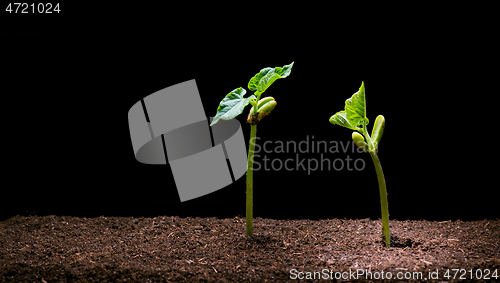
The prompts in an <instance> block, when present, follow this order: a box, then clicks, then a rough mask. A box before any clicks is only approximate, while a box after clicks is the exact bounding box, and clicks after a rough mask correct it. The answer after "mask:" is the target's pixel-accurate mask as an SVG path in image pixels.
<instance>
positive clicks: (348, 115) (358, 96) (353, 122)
mask: <svg viewBox="0 0 500 283" xmlns="http://www.w3.org/2000/svg"><path fill="white" fill-rule="evenodd" d="M330 123H332V124H334V125H339V126H342V127H346V128H348V129H351V130H354V131H355V132H353V133H352V140H353V141H354V143H355V144H356V145H357V146H358V147H360V148H361V149H362V150H363V151H366V152H368V153H370V156H371V158H372V160H373V164H374V165H375V171H376V172H377V179H378V186H379V190H380V204H381V206H382V234H383V235H384V241H385V246H386V247H390V246H391V234H390V232H389V205H388V203H387V190H386V185H385V178H384V173H383V172H382V166H381V165H380V160H379V158H378V155H377V150H378V146H379V144H380V139H381V138H382V134H383V133H384V128H385V119H384V116H382V115H379V116H378V117H377V119H376V120H375V124H374V126H373V130H372V135H371V136H370V135H369V134H368V129H367V125H368V118H366V99H365V85H364V83H363V82H362V83H361V87H360V88H359V91H358V92H356V93H355V94H353V95H352V97H351V98H349V99H347V100H346V101H345V109H344V111H340V112H337V113H336V114H335V115H333V116H332V117H330ZM360 133H361V134H360ZM365 140H366V141H365Z"/></svg>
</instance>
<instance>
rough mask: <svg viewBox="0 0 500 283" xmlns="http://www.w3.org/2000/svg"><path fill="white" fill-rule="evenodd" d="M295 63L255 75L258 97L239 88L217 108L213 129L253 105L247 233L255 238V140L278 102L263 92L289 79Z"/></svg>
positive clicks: (253, 85) (252, 86) (253, 81)
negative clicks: (277, 81) (216, 124)
mask: <svg viewBox="0 0 500 283" xmlns="http://www.w3.org/2000/svg"><path fill="white" fill-rule="evenodd" d="M293 63H294V62H292V63H291V64H290V65H285V66H283V68H281V67H276V68H264V69H262V70H260V72H258V73H257V74H256V75H255V76H253V77H252V78H251V79H250V81H249V82H248V89H249V90H250V91H255V93H254V94H252V95H250V96H249V97H247V98H244V97H243V96H244V95H245V93H246V90H245V89H244V88H241V87H239V88H237V89H235V90H233V91H231V92H230V93H229V94H227V95H226V97H224V99H222V101H221V102H220V104H219V107H218V108H217V114H216V115H215V117H214V119H213V121H212V123H211V124H210V126H212V125H214V124H215V123H217V122H218V121H219V120H220V119H222V120H231V119H234V118H235V117H236V116H238V115H240V114H241V113H242V112H243V109H244V108H245V107H246V106H247V105H248V104H251V105H252V108H251V109H250V113H248V118H247V122H248V123H249V124H250V144H249V149H248V167H247V202H246V218H247V223H246V232H247V233H246V234H247V236H249V237H250V236H252V235H253V157H254V151H255V137H256V135H257V123H259V122H260V121H261V120H262V119H263V118H264V117H265V116H267V115H268V114H269V113H271V111H272V110H273V109H274V108H275V107H276V101H275V100H274V98H272V97H264V98H262V99H261V98H260V96H261V95H262V93H264V91H266V89H267V88H268V87H269V86H270V85H271V84H272V83H274V82H275V81H276V80H277V79H282V78H286V77H288V76H289V75H290V73H291V72H292V67H293Z"/></svg>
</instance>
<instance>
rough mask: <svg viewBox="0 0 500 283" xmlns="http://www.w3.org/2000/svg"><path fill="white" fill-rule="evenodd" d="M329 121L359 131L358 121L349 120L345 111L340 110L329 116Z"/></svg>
mask: <svg viewBox="0 0 500 283" xmlns="http://www.w3.org/2000/svg"><path fill="white" fill-rule="evenodd" d="M330 123H332V124H334V125H339V126H342V127H346V128H348V129H351V130H355V131H361V128H359V127H358V126H359V123H358V124H356V123H354V122H352V121H350V120H349V119H347V113H346V111H340V112H337V113H335V115H333V116H332V117H330Z"/></svg>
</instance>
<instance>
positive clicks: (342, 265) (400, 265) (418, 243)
mask: <svg viewBox="0 0 500 283" xmlns="http://www.w3.org/2000/svg"><path fill="white" fill-rule="evenodd" d="M381 230H382V228H381V224H380V220H370V219H360V220H345V219H344V220H343V219H326V220H272V219H262V218H256V219H254V233H255V235H254V236H253V237H251V238H249V237H246V236H245V219H244V218H239V217H236V218H230V219H218V218H179V217H170V216H160V217H155V218H132V217H103V216H101V217H97V218H79V217H69V216H42V217H41V216H15V217H12V218H10V219H7V220H5V221H2V222H0V281H1V282H296V281H297V280H295V279H298V278H311V280H310V281H326V280H325V279H329V280H330V279H332V278H333V280H330V281H374V282H375V281H376V282H378V281H386V280H382V278H384V279H386V278H388V277H389V276H391V277H392V281H398V282H401V281H404V282H422V281H448V282H472V281H473V282H478V281H484V282H499V281H500V220H498V219H497V220H482V221H461V220H457V221H440V222H438V221H420V220H418V221H414V220H412V221H397V220H391V233H392V235H393V236H395V238H397V239H393V244H394V247H390V248H385V247H383V243H382V239H381ZM452 269H458V270H452ZM447 271H448V278H447V277H446V275H447V274H446V272H447ZM419 272H421V273H419ZM362 273H363V274H362ZM398 276H399V277H400V278H402V279H401V280H398V279H397V277H398ZM415 276H416V277H415ZM342 277H343V279H342ZM405 277H406V278H405ZM478 277H481V278H483V279H482V280H478ZM496 277H497V278H496ZM453 278H455V279H453ZM484 278H489V279H486V280H485V279H484ZM433 279H436V280H433ZM305 281H309V280H305Z"/></svg>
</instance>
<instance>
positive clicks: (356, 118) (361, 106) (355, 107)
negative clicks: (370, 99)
mask: <svg viewBox="0 0 500 283" xmlns="http://www.w3.org/2000/svg"><path fill="white" fill-rule="evenodd" d="M365 105H366V99H365V84H364V83H363V82H362V83H361V87H360V88H359V91H358V92H356V93H355V94H353V95H352V97H351V98H349V99H347V100H346V101H345V111H346V112H347V118H348V119H349V121H351V122H352V123H355V124H357V125H359V124H361V123H362V122H363V120H366V124H368V119H366V107H365Z"/></svg>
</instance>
